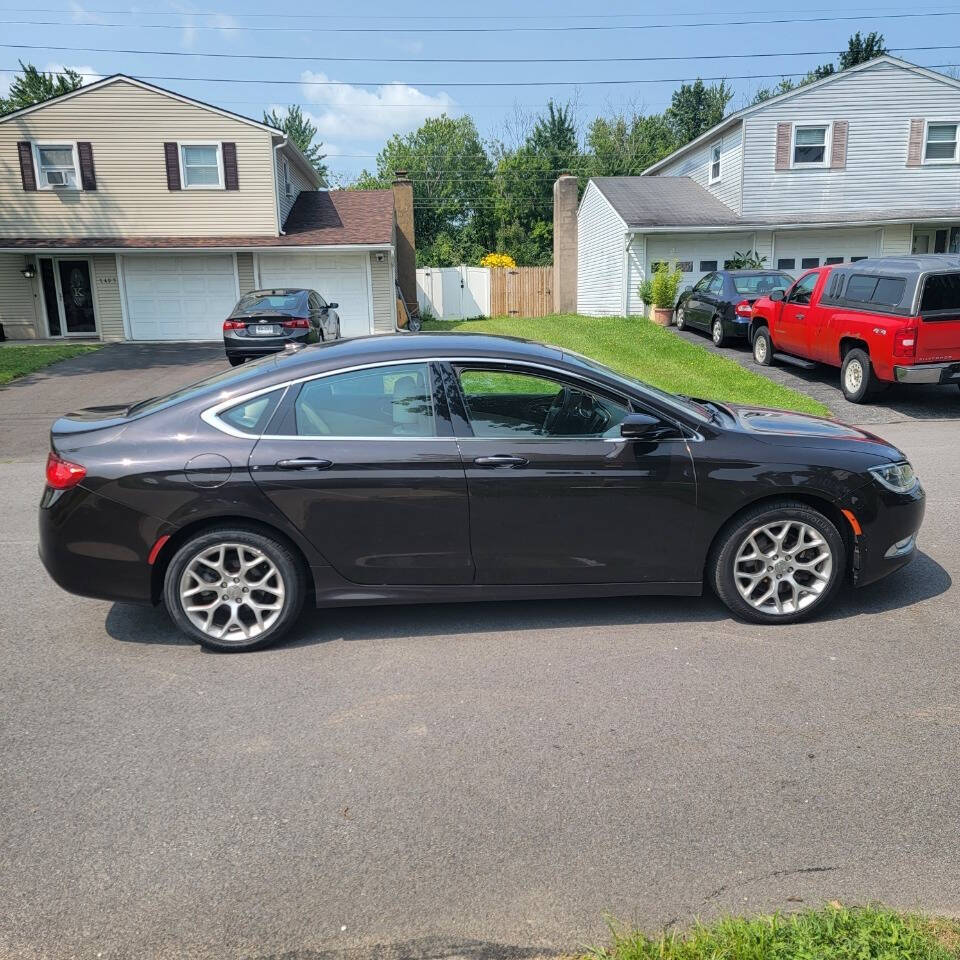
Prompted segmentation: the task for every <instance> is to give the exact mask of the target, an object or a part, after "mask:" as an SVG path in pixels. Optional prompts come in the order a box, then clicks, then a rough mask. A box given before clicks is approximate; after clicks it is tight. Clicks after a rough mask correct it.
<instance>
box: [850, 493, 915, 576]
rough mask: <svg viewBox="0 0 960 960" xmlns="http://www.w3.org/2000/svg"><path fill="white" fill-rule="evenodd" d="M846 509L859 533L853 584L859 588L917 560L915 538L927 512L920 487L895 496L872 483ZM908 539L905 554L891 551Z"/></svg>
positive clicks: (854, 553) (854, 550)
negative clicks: (855, 523)
mask: <svg viewBox="0 0 960 960" xmlns="http://www.w3.org/2000/svg"><path fill="white" fill-rule="evenodd" d="M845 506H846V508H847V509H849V510H850V511H851V512H852V513H853V515H854V516H855V517H856V518H857V521H858V523H859V524H860V529H861V531H862V532H861V533H860V535H859V536H856V537H855V538H854V548H853V565H852V573H853V582H854V583H855V584H856V585H857V586H858V587H863V586H866V585H867V584H869V583H874V582H876V581H877V580H880V579H882V578H883V577H886V576H888V575H889V574H891V573H895V572H896V571H897V570H899V569H901V568H902V567H905V566H906V565H907V564H908V563H909V562H910V561H911V560H912V559H913V558H914V557H915V556H916V554H917V541H916V536H917V533H918V532H919V530H920V525H921V524H922V523H923V514H924V510H925V508H926V495H925V494H924V492H923V487H922V486H921V485H920V484H919V483H917V485H916V486H915V487H914V488H913V490H911V491H910V492H909V493H894V492H893V491H891V490H886V489H884V488H883V487H881V486H880V484H878V483H871V484H869V485H867V486H866V487H863V488H861V489H860V490H858V491H857V492H856V493H855V494H853V496H852V497H851V498H850V500H849V502H848V503H847V504H846V505H845ZM911 537H912V538H913V540H912V542H911V543H910V544H909V545H908V548H907V549H906V550H903V551H901V552H897V551H896V550H894V549H893V548H895V547H896V545H897V544H900V543H902V542H903V541H905V540H908V539H909V538H911Z"/></svg>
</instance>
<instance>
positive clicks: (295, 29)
mask: <svg viewBox="0 0 960 960" xmlns="http://www.w3.org/2000/svg"><path fill="white" fill-rule="evenodd" d="M187 16H189V15H187ZM956 16H960V10H941V11H931V12H923V13H919V12H910V13H884V14H866V15H858V16H848V15H843V16H827V17H777V18H775V19H772V20H753V19H751V20H710V21H698V22H696V23H646V24H637V23H621V24H615V25H614V24H609V25H608V24H587V25H582V24H581V25H575V26H574V25H569V26H567V25H564V26H557V25H548V26H529V27H526V26H524V27H507V26H495V27H402V26H401V27H385V26H379V27H369V26H368V27H331V26H329V25H328V26H323V27H304V26H290V27H267V26H259V25H258V26H242V25H240V24H209V23H199V24H186V25H185V24H182V23H138V24H129V23H110V22H106V21H99V22H90V21H79V22H73V23H70V24H63V23H60V22H58V21H56V20H0V24H4V25H19V26H33V27H62V26H69V27H70V29H74V28H76V27H97V28H108V29H109V28H120V29H131V28H132V27H135V28H136V29H137V30H178V31H179V30H183V29H184V27H185V26H189V28H190V29H191V30H218V31H220V32H231V33H234V32H239V33H243V32H254V33H258V34H262V33H323V34H330V33H364V34H366V33H390V34H395V33H416V34H424V33H575V32H583V31H589V32H595V31H622V30H688V29H692V28H694V27H746V26H765V25H767V24H771V25H776V24H784V23H839V22H849V21H853V20H855V21H857V22H863V21H867V22H873V21H875V20H909V19H915V18H916V17H956Z"/></svg>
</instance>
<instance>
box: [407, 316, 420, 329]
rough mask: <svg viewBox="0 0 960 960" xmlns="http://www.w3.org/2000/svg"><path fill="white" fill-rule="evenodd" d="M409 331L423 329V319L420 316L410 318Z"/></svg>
mask: <svg viewBox="0 0 960 960" xmlns="http://www.w3.org/2000/svg"><path fill="white" fill-rule="evenodd" d="M409 329H410V333H419V332H420V331H421V330H422V329H423V320H421V319H420V317H411V318H410V326H409Z"/></svg>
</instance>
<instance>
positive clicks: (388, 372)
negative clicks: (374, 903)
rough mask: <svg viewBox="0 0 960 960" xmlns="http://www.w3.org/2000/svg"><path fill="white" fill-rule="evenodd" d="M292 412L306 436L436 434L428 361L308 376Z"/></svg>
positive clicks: (301, 434) (299, 433) (300, 429)
mask: <svg viewBox="0 0 960 960" xmlns="http://www.w3.org/2000/svg"><path fill="white" fill-rule="evenodd" d="M294 417H295V420H296V425H297V434H298V435H299V436H302V437H435V436H436V435H437V418H436V412H435V410H434V404H433V390H432V387H431V383H430V366H429V364H426V363H409V364H395V365H392V366H386V367H374V368H372V369H370V370H355V371H352V372H350V373H338V374H334V375H333V376H329V377H320V378H318V379H317V380H309V381H308V382H307V383H305V384H304V385H303V387H302V388H301V389H300V394H299V395H298V397H297V400H296V403H295V404H294Z"/></svg>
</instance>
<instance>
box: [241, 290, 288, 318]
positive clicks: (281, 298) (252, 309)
mask: <svg viewBox="0 0 960 960" xmlns="http://www.w3.org/2000/svg"><path fill="white" fill-rule="evenodd" d="M302 300H303V294H302V293H300V292H297V293H250V294H248V295H247V296H245V297H244V298H243V299H242V300H241V301H240V302H239V303H238V304H237V309H236V310H234V311H233V312H234V313H235V314H237V313H262V312H263V311H264V310H269V311H271V312H273V311H276V312H278V313H289V312H290V311H291V310H298V309H299V308H300V304H301V302H302Z"/></svg>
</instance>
